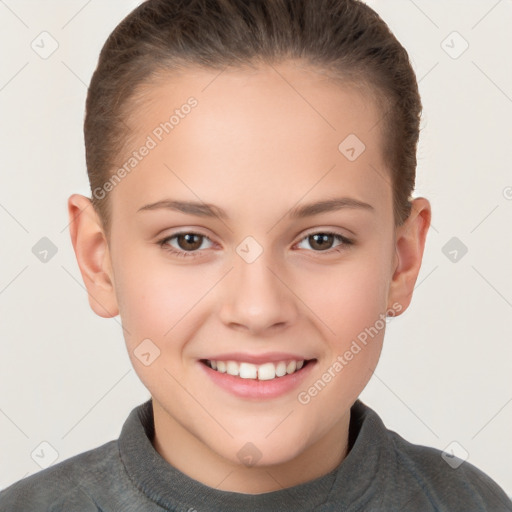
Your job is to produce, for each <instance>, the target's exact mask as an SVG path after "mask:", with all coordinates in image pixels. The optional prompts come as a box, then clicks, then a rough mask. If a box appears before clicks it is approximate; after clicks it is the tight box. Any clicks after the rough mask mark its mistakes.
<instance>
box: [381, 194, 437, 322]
mask: <svg viewBox="0 0 512 512" xmlns="http://www.w3.org/2000/svg"><path fill="white" fill-rule="evenodd" d="M431 215H432V214H431V208H430V203H429V202H428V200H427V199H425V198H423V197H419V198H417V199H415V200H414V201H413V202H412V208H411V214H410V215H409V217H408V219H407V220H406V221H405V222H404V223H403V224H402V225H401V226H399V227H398V228H397V229H396V244H395V248H396V257H395V264H394V273H393V277H392V281H391V284H390V289H389V296H388V308H389V307H391V305H393V304H395V303H399V304H400V305H401V306H402V309H401V310H400V313H403V312H404V311H405V310H406V309H407V308H408V306H409V304H410V302H411V299H412V293H413V291H414V285H415V284H416V280H417V278H418V274H419V271H420V268H421V261H422V258H423V251H424V248H425V241H426V238H427V233H428V229H429V227H430V219H431Z"/></svg>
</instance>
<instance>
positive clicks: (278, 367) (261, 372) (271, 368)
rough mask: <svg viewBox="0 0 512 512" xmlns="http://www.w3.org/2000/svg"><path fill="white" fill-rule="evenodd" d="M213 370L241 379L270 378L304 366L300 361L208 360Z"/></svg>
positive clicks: (281, 375) (288, 373)
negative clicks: (258, 362) (240, 361)
mask: <svg viewBox="0 0 512 512" xmlns="http://www.w3.org/2000/svg"><path fill="white" fill-rule="evenodd" d="M208 363H209V364H210V367H211V368H212V369H213V370H217V371H218V372H220V373H227V374H228V375H233V376H235V377H240V378H242V379H258V380H272V379H275V378H276V377H284V376H285V375H291V374H292V373H295V372H296V371H298V370H300V369H301V368H302V367H303V366H304V360H301V361H289V362H288V363H286V361H279V362H278V363H276V364H274V363H264V364H260V365H256V364H252V363H237V362H236V361H208Z"/></svg>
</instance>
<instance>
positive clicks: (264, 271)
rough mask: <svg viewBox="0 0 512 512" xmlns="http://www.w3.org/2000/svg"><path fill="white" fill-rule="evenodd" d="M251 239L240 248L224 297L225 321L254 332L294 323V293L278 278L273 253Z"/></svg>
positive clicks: (222, 307)
mask: <svg viewBox="0 0 512 512" xmlns="http://www.w3.org/2000/svg"><path fill="white" fill-rule="evenodd" d="M250 238H251V237H248V239H246V240H245V241H244V242H242V243H241V244H240V245H239V246H238V247H237V249H236V252H237V254H235V255H234V268H233V271H232V272H231V273H230V274H231V279H230V280H229V286H228V287H227V290H226V293H225V294H224V295H223V297H222V305H221V310H220V311H221V319H222V321H223V322H224V323H225V324H227V325H231V326H235V325H236V326H243V327H245V328H246V329H248V330H250V331H254V332H256V331H262V330H264V329H267V328H270V327H273V326H277V325H280V326H284V325H287V324H290V323H291V322H292V321H293V320H294V318H295V316H296V314H297V312H296V307H295V304H294V302H293V294H292V293H291V292H290V290H288V289H287V287H286V286H285V285H284V284H283V282H281V279H282V278H281V279H279V278H278V277H277V276H276V274H277V275H279V270H278V268H279V266H278V265H275V262H273V261H272V255H271V251H265V250H263V247H261V246H259V244H258V245H256V244H255V243H254V242H255V241H254V239H253V240H250ZM258 246H259V247H258ZM283 280H284V279H283ZM284 281H285V280H284Z"/></svg>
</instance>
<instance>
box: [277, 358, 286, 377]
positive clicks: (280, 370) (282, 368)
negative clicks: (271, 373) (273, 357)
mask: <svg viewBox="0 0 512 512" xmlns="http://www.w3.org/2000/svg"><path fill="white" fill-rule="evenodd" d="M276 375H277V376H278V377H283V376H284V375H286V363H283V362H282V361H281V362H280V363H277V366H276Z"/></svg>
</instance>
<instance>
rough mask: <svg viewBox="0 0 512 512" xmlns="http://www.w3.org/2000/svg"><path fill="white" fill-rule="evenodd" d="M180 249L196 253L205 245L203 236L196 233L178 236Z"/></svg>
mask: <svg viewBox="0 0 512 512" xmlns="http://www.w3.org/2000/svg"><path fill="white" fill-rule="evenodd" d="M175 238H176V241H177V242H178V247H179V248H180V249H182V250H184V251H196V250H197V249H199V248H200V247H201V245H202V244H203V238H204V237H203V236H202V235H197V234H195V233H184V234H180V235H176V237H175Z"/></svg>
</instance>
